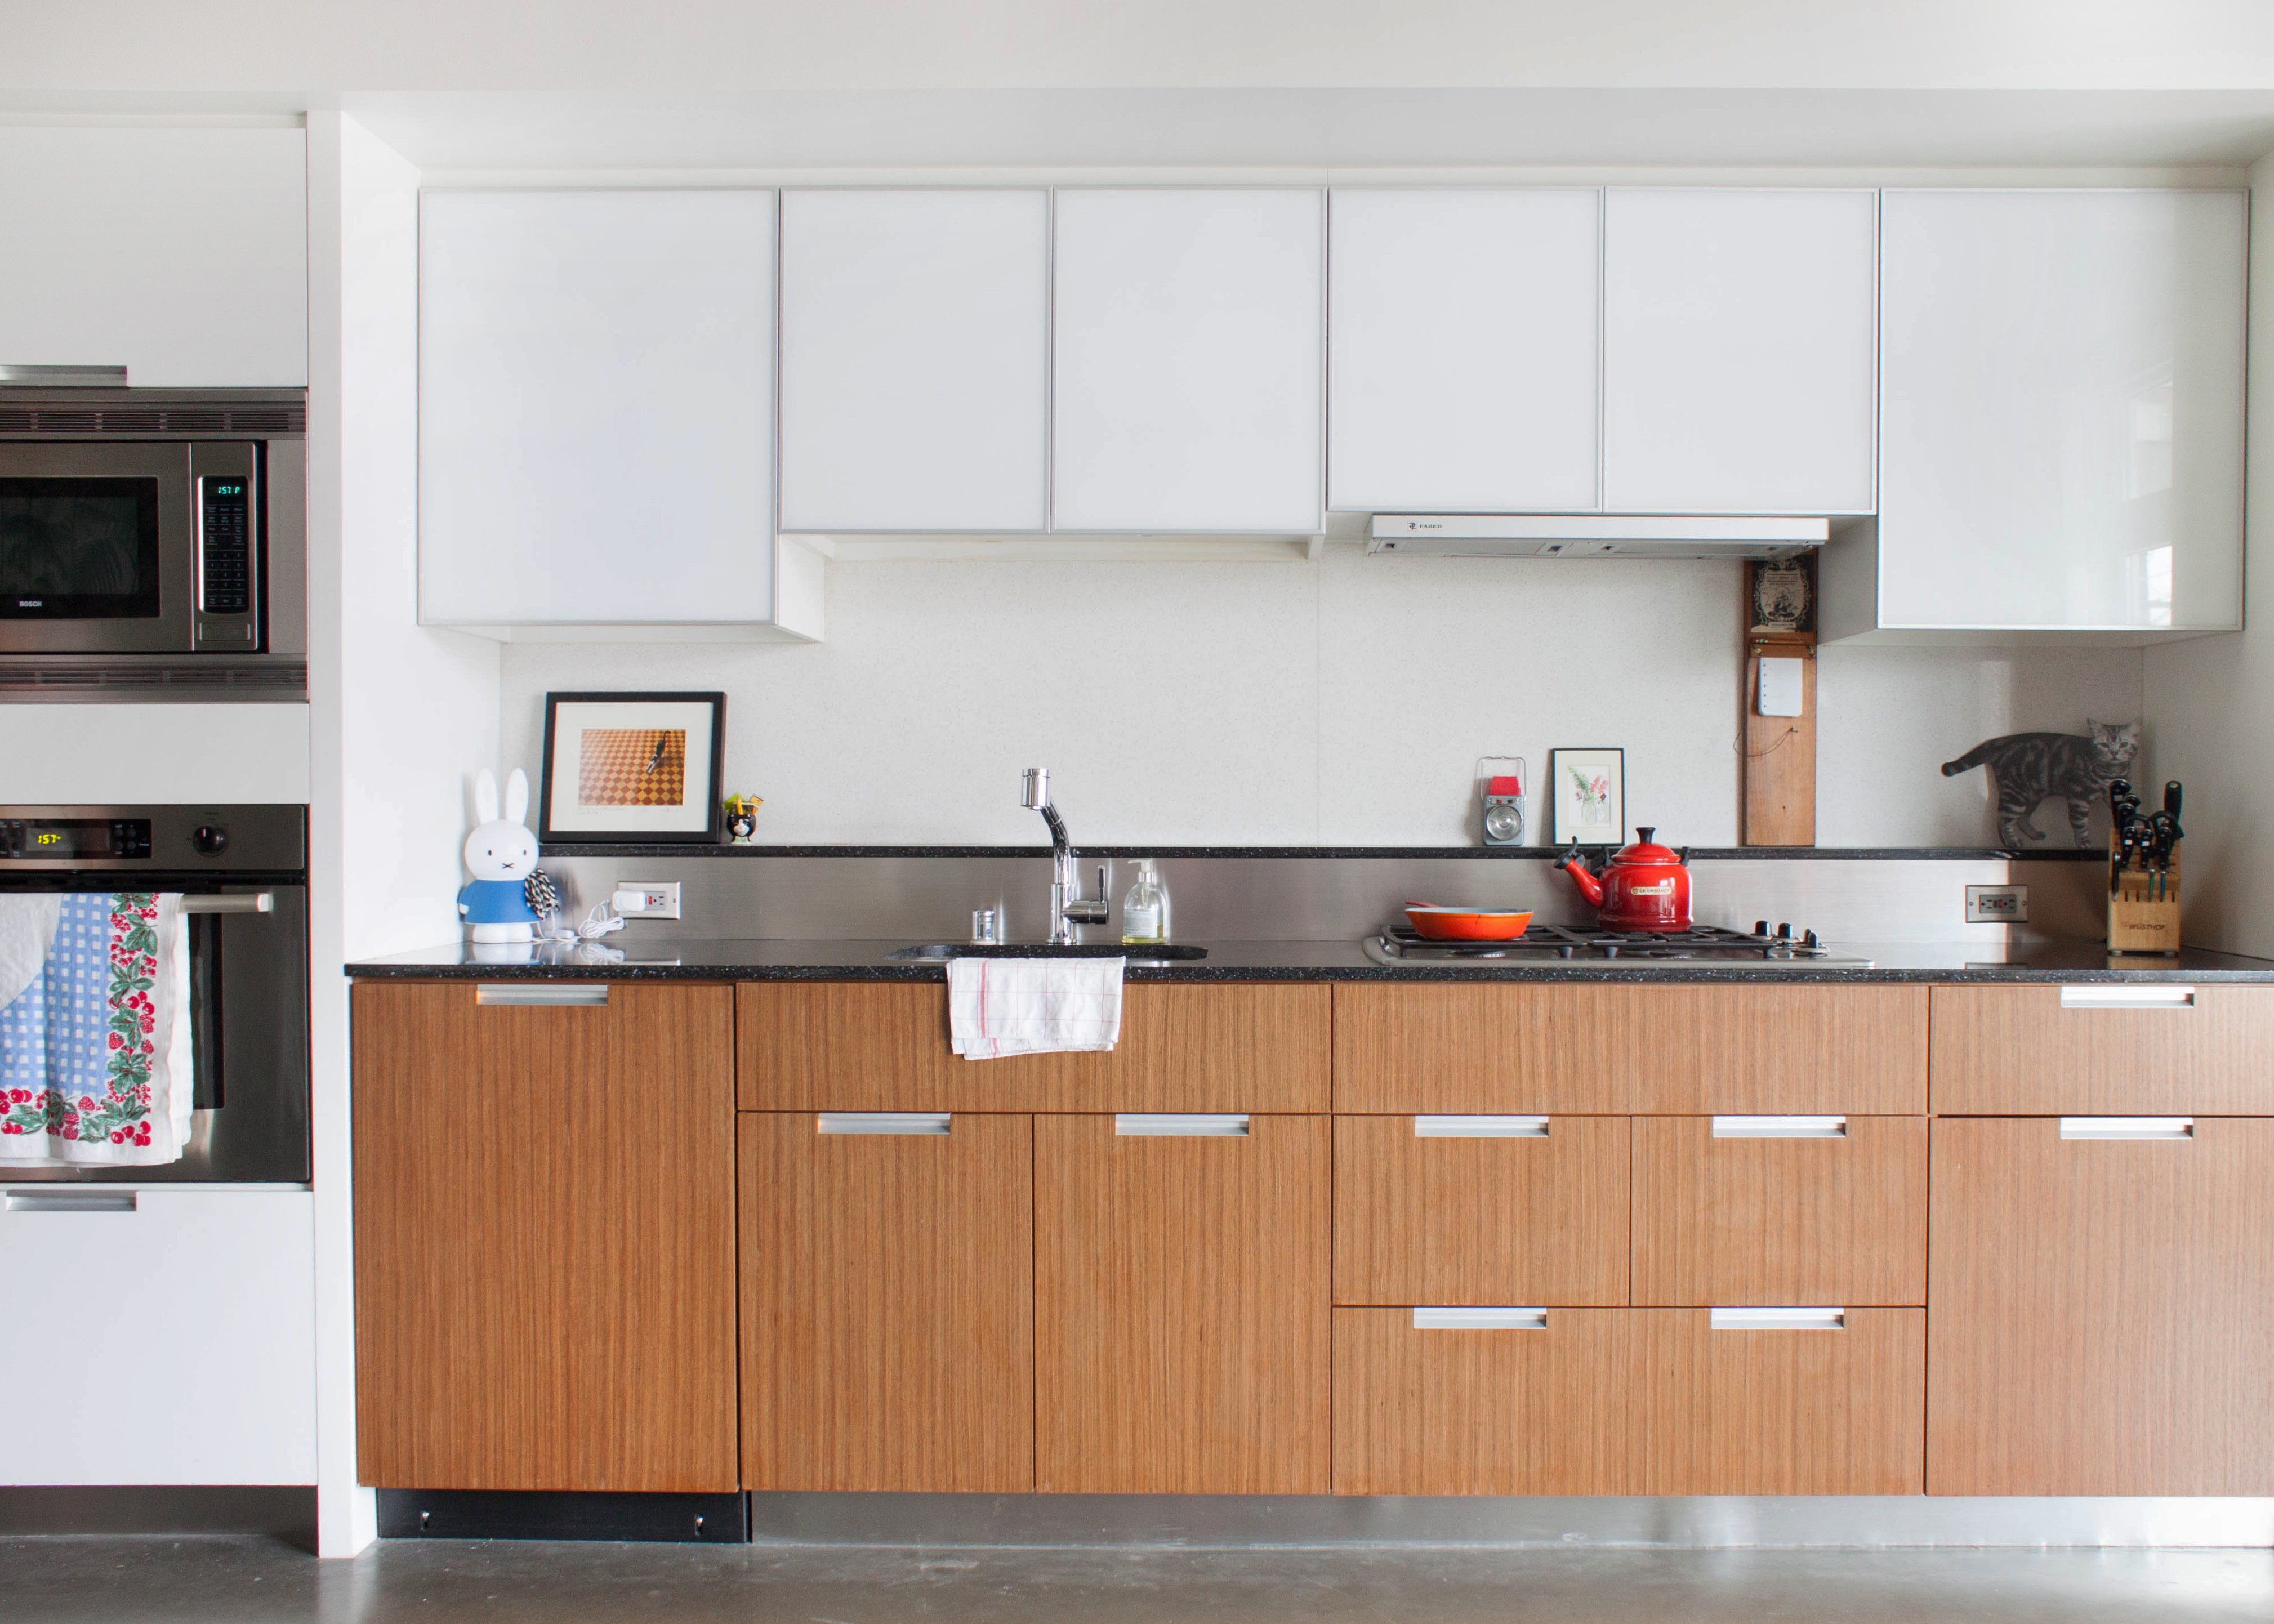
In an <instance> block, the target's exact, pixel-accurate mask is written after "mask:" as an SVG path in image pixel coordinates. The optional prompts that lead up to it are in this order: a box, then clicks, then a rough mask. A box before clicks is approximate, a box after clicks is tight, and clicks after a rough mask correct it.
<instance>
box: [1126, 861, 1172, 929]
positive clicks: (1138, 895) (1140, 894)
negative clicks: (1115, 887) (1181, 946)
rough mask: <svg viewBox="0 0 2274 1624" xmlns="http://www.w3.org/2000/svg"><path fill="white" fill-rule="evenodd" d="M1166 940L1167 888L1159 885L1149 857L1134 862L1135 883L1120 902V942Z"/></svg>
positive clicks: (1158, 873)
mask: <svg viewBox="0 0 2274 1624" xmlns="http://www.w3.org/2000/svg"><path fill="white" fill-rule="evenodd" d="M1168 939H1169V888H1168V887H1167V886H1165V885H1163V884H1162V883H1161V876H1160V872H1159V870H1158V869H1156V868H1154V866H1153V860H1152V859H1151V858H1149V857H1141V858H1139V859H1138V860H1137V883H1135V884H1134V885H1132V886H1131V887H1130V888H1129V894H1128V896H1126V897H1125V898H1122V902H1121V940H1122V942H1123V944H1125V945H1133V944H1139V943H1148V942H1165V941H1167V940H1168Z"/></svg>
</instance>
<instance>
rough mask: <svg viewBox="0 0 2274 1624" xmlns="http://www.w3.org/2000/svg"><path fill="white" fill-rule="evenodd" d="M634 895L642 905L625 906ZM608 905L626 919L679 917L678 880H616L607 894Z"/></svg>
mask: <svg viewBox="0 0 2274 1624" xmlns="http://www.w3.org/2000/svg"><path fill="white" fill-rule="evenodd" d="M634 897H636V898H639V899H640V901H641V902H642V903H643V904H644V906H640V907H636V908H635V907H631V906H627V905H628V904H629V902H630V900H631V898H634ZM608 901H609V905H610V906H613V907H614V909H615V910H616V912H617V913H619V914H622V915H623V916H624V917H625V918H626V919H677V918H678V917H679V882H678V881H677V880H618V881H617V882H616V888H615V890H614V891H613V892H611V893H610V894H609V898H608Z"/></svg>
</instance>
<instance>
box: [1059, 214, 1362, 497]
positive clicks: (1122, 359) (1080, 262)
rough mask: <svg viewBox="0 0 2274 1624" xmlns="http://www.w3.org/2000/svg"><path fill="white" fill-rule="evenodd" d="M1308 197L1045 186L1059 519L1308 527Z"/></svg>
mask: <svg viewBox="0 0 2274 1624" xmlns="http://www.w3.org/2000/svg"><path fill="white" fill-rule="evenodd" d="M1325 202H1326V199H1325V195H1324V194H1323V193H1322V192H1317V191H1312V190H1302V191H1295V190H1284V191H1283V190H1258V189H1245V188H1237V187H1217V188H1208V189H1190V190H1175V189H1163V190H1126V191H1125V190H1094V191H1093V190H1076V191H1065V192H1058V195H1057V225H1056V239H1055V240H1056V259H1055V274H1054V281H1055V286H1056V297H1055V301H1054V305H1053V316H1052V360H1053V372H1052V397H1051V398H1052V406H1053V410H1052V417H1053V425H1054V428H1053V440H1052V462H1051V488H1052V508H1053V516H1054V523H1055V525H1056V528H1058V529H1059V530H1121V531H1127V530H1186V531H1199V532H1211V531H1215V532H1224V531H1243V530H1244V531H1257V532H1266V533H1276V534H1313V533H1315V532H1317V531H1318V530H1319V528H1320V524H1321V516H1322V515H1321V498H1322V494H1323V486H1324V483H1325V482H1324V478H1323V469H1322V467H1321V463H1322V462H1323V460H1324V445H1323V441H1324V438H1325V428H1324V417H1325V413H1324V400H1323V396H1324V394H1325V387H1326V383H1325V370H1326V369H1325V357H1324V354H1323V346H1324V343H1325V326H1326V323H1325V302H1326V263H1325V254H1326V244H1325V230H1324V225H1325V222H1324V219H1323V214H1324V210H1325Z"/></svg>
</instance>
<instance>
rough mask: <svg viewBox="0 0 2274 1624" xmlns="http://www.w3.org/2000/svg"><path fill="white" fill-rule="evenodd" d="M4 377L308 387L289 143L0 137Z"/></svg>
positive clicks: (143, 132) (232, 135)
mask: <svg viewBox="0 0 2274 1624" xmlns="http://www.w3.org/2000/svg"><path fill="white" fill-rule="evenodd" d="M0 222H4V224H0V241H4V244H5V247H4V249H0V365H29V366H124V367H125V368H126V380H127V382H128V384H129V385H131V386H132V387H136V388H150V387H168V388H220V387H233V388H234V387H291V388H298V387H305V385H306V383H307V381H308V159H307V140H306V132H305V131H302V130H298V129H278V130H245V129H163V128H150V127H139V128H131V129H106V128H98V127H89V126H84V125H80V126H72V127H64V128H46V127H31V126H24V125H18V126H14V127H10V128H0Z"/></svg>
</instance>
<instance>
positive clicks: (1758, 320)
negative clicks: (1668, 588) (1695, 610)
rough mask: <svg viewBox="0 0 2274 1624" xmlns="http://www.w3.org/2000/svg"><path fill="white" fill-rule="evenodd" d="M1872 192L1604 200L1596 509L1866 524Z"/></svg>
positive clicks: (1654, 194)
mask: <svg viewBox="0 0 2274 1624" xmlns="http://www.w3.org/2000/svg"><path fill="white" fill-rule="evenodd" d="M1877 203H1878V199H1877V198H1876V196H1875V195H1874V194H1873V193H1871V192H1848V191H1843V192H1818V191H1774V192H1771V191H1746V190H1732V189H1724V188H1718V187H1716V188H1708V187H1690V188H1682V189H1668V190H1651V191H1627V190H1621V189H1614V190H1613V191H1611V192H1608V194H1607V195H1606V196H1605V198H1604V202H1603V505H1604V506H1605V507H1606V508H1608V509H1609V510H1611V511H1612V512H1614V513H1748V514H1751V513H1759V514H1776V513H1800V514H1842V513H1869V512H1870V511H1871V506H1872V490H1871V445H1872V409H1873V399H1872V329H1873V320H1874V311H1873V303H1872V301H1873V291H1874V289H1873V268H1874V253H1873V249H1874V242H1875V237H1876V231H1875V226H1876V219H1877Z"/></svg>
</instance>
